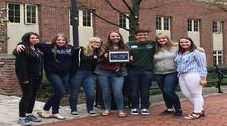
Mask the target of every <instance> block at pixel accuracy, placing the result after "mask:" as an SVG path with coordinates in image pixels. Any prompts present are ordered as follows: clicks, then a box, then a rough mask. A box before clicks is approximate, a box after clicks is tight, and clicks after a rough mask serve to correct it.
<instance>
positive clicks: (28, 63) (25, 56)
mask: <svg viewBox="0 0 227 126" xmlns="http://www.w3.org/2000/svg"><path fill="white" fill-rule="evenodd" d="M43 59H44V57H43V53H42V52H41V51H40V50H39V49H36V50H32V49H27V50H25V51H23V52H21V53H17V55H16V64H15V70H16V74H17V77H18V79H19V81H21V82H25V81H29V79H31V78H33V79H34V78H35V79H41V78H42V72H43V61H44V60H43Z"/></svg>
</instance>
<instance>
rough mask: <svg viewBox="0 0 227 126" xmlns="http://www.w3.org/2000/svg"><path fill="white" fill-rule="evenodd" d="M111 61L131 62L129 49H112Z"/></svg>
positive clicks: (110, 53)
mask: <svg viewBox="0 0 227 126" xmlns="http://www.w3.org/2000/svg"><path fill="white" fill-rule="evenodd" d="M109 62H111V63H117V62H129V51H110V52H109Z"/></svg>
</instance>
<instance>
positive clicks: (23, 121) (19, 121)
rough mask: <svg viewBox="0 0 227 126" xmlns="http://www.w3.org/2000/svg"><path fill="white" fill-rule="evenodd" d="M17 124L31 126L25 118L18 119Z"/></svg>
mask: <svg viewBox="0 0 227 126" xmlns="http://www.w3.org/2000/svg"><path fill="white" fill-rule="evenodd" d="M17 123H18V124H20V125H22V126H31V125H32V123H31V122H30V121H28V120H27V119H26V118H20V119H19V120H18V121H17Z"/></svg>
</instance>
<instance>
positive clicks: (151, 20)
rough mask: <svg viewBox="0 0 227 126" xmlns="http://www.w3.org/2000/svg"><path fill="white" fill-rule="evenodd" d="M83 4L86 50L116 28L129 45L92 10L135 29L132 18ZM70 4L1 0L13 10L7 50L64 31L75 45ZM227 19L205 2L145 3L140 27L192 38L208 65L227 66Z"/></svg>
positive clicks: (98, 3)
mask: <svg viewBox="0 0 227 126" xmlns="http://www.w3.org/2000/svg"><path fill="white" fill-rule="evenodd" d="M77 1H78V3H77V5H78V12H79V16H78V18H79V26H78V29H79V44H80V45H81V46H83V45H85V44H86V42H87V40H88V39H89V38H90V37H91V36H100V37H101V38H103V39H104V40H106V37H107V35H108V33H109V32H110V31H116V30H119V31H120V32H121V33H122V34H123V36H124V39H125V41H128V35H129V34H128V32H127V31H126V30H124V29H122V28H118V27H116V26H114V25H110V24H109V23H106V22H105V21H103V20H101V19H100V18H97V17H96V16H94V15H93V14H92V13H91V10H95V13H96V14H98V15H99V16H101V17H103V18H105V19H107V20H108V21H111V22H114V23H116V24H120V25H121V26H122V27H129V24H128V20H127V19H125V18H124V17H122V16H120V15H119V13H117V12H116V11H114V10H113V9H111V8H110V7H109V5H108V4H106V3H105V2H104V0H77ZM112 2H113V5H114V6H115V7H116V8H118V9H119V10H121V11H122V12H125V13H127V12H128V10H127V8H126V7H125V6H124V4H123V3H122V1H121V0H112ZM70 4H71V1H70V0H29V1H28V0H0V8H3V7H4V8H8V11H7V13H6V17H7V18H8V20H9V21H10V22H8V23H7V34H8V36H9V40H8V42H7V44H6V43H5V44H4V46H3V52H7V53H8V54H11V52H12V50H13V49H14V48H15V46H16V44H17V42H18V41H20V38H21V36H22V35H23V34H24V33H25V32H28V31H33V32H37V33H39V34H40V36H41V40H42V41H50V40H51V38H52V37H53V36H54V35H55V34H56V33H58V32H62V33H65V34H66V35H67V36H68V37H69V38H70V40H71V42H72V26H71V25H70ZM226 19H227V14H226V12H224V11H222V10H221V9H219V8H217V7H214V6H211V5H209V4H206V3H205V2H201V1H199V0H143V2H142V3H141V9H140V17H139V24H140V27H143V28H146V29H149V30H150V31H151V38H154V37H155V35H156V34H157V33H160V32H162V33H164V34H166V35H168V36H169V37H170V38H171V39H173V40H176V41H177V40H178V39H179V37H182V36H189V37H191V38H192V39H193V40H194V41H195V43H196V45H198V46H201V47H203V48H204V49H205V50H206V53H207V58H208V59H207V61H208V65H209V66H212V65H213V64H223V63H227V44H226V40H227V24H226ZM0 59H1V58H0ZM0 62H2V60H1V61H0ZM1 66H3V65H0V67H1ZM0 82H1V83H2V81H1V78H0Z"/></svg>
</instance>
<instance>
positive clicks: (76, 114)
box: [71, 111, 79, 116]
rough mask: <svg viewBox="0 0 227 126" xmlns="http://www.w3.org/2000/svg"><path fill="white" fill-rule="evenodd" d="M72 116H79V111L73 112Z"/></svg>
mask: <svg viewBox="0 0 227 126" xmlns="http://www.w3.org/2000/svg"><path fill="white" fill-rule="evenodd" d="M71 115H75V116H79V113H78V112H77V111H72V112H71Z"/></svg>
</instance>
